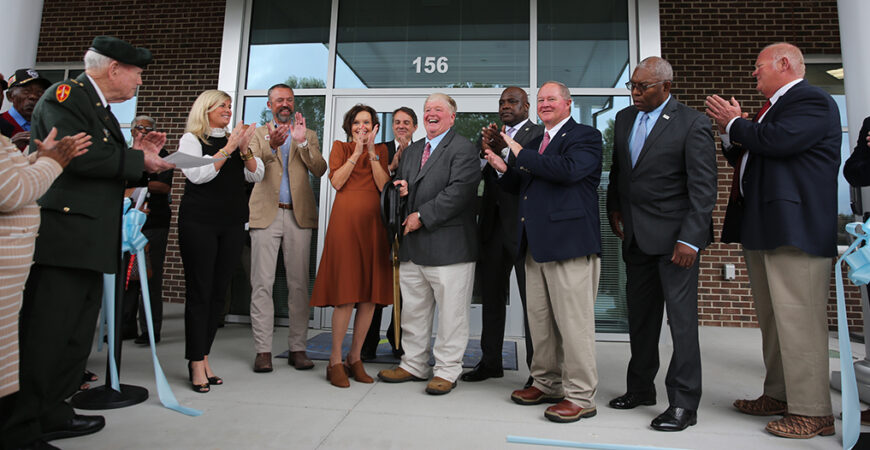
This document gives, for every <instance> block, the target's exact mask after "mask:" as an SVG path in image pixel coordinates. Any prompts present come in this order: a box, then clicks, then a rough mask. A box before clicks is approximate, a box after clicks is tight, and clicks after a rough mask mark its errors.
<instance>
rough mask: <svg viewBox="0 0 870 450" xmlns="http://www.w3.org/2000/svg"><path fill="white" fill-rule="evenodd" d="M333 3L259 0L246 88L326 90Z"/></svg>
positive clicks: (251, 41)
mask: <svg viewBox="0 0 870 450" xmlns="http://www.w3.org/2000/svg"><path fill="white" fill-rule="evenodd" d="M330 8H331V5H330V2H326V1H318V2H309V3H306V4H305V6H304V8H300V7H299V5H298V4H297V3H292V2H285V1H277V0H257V1H255V2H254V4H253V7H252V12H251V16H252V17H251V35H250V44H249V45H250V48H249V51H248V70H247V78H246V86H247V88H248V89H268V88H269V87H270V86H272V85H273V84H276V83H287V84H288V85H290V86H291V87H300V88H302V87H325V86H326V71H327V67H328V60H329V16H330Z"/></svg>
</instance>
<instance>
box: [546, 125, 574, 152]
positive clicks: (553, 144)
mask: <svg viewBox="0 0 870 450" xmlns="http://www.w3.org/2000/svg"><path fill="white" fill-rule="evenodd" d="M575 126H577V122H574V119H573V118H569V119H568V121H567V122H565V125H562V128H559V132H558V133H556V135H555V136H552V137H550V143H549V144H547V148H545V149H544V154H549V153H550V152H551V151H552V150H553V149H554V148H557V147H559V146H560V145H561V144H562V140H563V139H564V138H565V135H566V134H568V132H569V131H571V130H572V129H574V127H575ZM546 132H547V131H546V130H545V131H544V133H546Z"/></svg>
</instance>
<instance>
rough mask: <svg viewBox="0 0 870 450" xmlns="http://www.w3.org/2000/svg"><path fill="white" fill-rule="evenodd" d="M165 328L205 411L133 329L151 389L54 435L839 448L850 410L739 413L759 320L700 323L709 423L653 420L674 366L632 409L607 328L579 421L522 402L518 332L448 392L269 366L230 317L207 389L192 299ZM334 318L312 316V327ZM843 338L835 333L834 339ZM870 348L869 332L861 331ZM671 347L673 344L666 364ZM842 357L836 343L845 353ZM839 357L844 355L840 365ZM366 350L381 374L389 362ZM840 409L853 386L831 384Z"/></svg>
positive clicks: (77, 442)
mask: <svg viewBox="0 0 870 450" xmlns="http://www.w3.org/2000/svg"><path fill="white" fill-rule="evenodd" d="M164 315H165V316H164V317H165V321H164V325H163V335H162V342H161V343H160V344H158V347H157V350H158V355H159V356H160V361H161V364H162V365H163V368H164V370H165V373H166V377H167V378H168V379H169V383H170V384H171V386H172V389H173V390H174V392H175V395H176V397H177V398H178V400H179V402H180V403H181V404H182V405H185V406H190V407H193V408H197V409H200V410H202V411H203V415H202V416H200V417H188V416H185V415H182V414H179V413H176V412H174V411H171V410H168V409H165V408H163V407H162V406H161V405H160V402H159V400H158V398H157V391H156V388H155V386H154V372H153V368H152V365H151V356H150V352H149V350H148V348H147V347H140V346H137V345H135V344H132V341H126V342H125V346H124V349H123V350H124V356H123V357H124V360H123V367H122V374H121V380H122V382H123V383H126V384H133V385H138V386H143V387H145V388H147V389H148V390H149V391H150V394H151V397H150V398H149V399H148V400H147V401H146V402H145V403H142V404H139V405H136V406H132V407H128V408H122V409H117V410H109V411H99V412H88V411H80V412H81V413H84V414H93V413H96V414H103V415H105V417H106V423H107V424H106V428H105V429H104V430H102V431H100V432H99V433H96V434H93V435H91V436H86V437H81V438H74V439H65V440H59V441H54V442H52V443H53V444H54V445H56V446H59V447H61V448H64V449H121V448H124V449H154V448H160V449H204V448H209V449H247V448H292V449H501V448H506V449H517V450H520V449H524V448H545V447H539V446H531V445H520V444H509V443H507V442H506V437H507V436H508V435H516V436H525V437H534V438H546V439H559V440H568V441H576V442H591V443H597V444H624V445H650V446H658V447H666V448H684V449H745V450H748V449H767V448H770V449H773V448H777V449H779V448H795V449H804V448H806V449H834V448H841V447H842V444H841V441H840V439H841V435H840V431H841V426H842V422H841V421H839V420H837V421H836V426H837V435H836V436H833V437H816V438H813V439H809V440H792V439H782V438H777V437H774V436H772V435H770V434H768V433H767V432H765V431H764V426H765V424H766V423H767V422H768V421H769V420H770V419H769V418H765V417H753V416H747V415H743V414H740V413H738V412H737V411H736V410H735V409H734V408H733V407H732V406H731V403H732V402H733V401H734V399H736V398H755V397H757V396H758V395H759V393H760V391H761V384H762V376H763V366H762V359H761V343H760V341H761V336H760V333H759V331H758V330H757V329H738V328H709V327H704V328H701V331H700V335H701V351H702V358H703V364H704V396H703V398H702V400H701V407H700V409H699V411H698V425H696V426H693V427H690V428H689V429H687V430H686V431H683V432H680V433H662V432H657V431H654V430H652V429H651V428H649V422H650V421H651V420H652V419H653V418H654V417H655V416H656V415H658V414H659V413H661V412H662V411H664V409H665V408H666V407H667V396H666V394H665V389H664V381H663V380H664V372H665V369H662V370H661V371H660V374H659V377H658V380H657V387H658V388H659V392H658V405H656V406H646V407H639V408H636V409H634V410H629V411H619V410H614V409H611V408H609V407H607V402H608V401H609V400H610V399H611V398H613V397H615V396H618V395H620V394H622V393H623V392H624V390H625V367H626V364H627V363H628V358H629V347H628V343H624V342H620V343H614V342H599V343H598V344H597V346H596V349H597V352H598V357H597V359H598V373H599V379H600V381H599V385H598V394H597V396H596V400H597V402H598V415H597V416H596V417H593V418H590V419H583V420H581V421H579V422H576V423H572V424H556V423H552V422H550V421H548V420H546V419H545V418H544V416H543V412H544V409H545V407H546V406H547V405H538V406H519V405H516V404H514V403H513V402H511V400H510V398H509V397H510V393H511V391H512V390H513V389H516V388H518V387H521V386H522V384H523V383H524V382H525V380H526V378H527V377H528V370H527V368H526V367H524V358H525V350H524V348H523V345H522V343H521V342H519V343H518V355H517V356H518V359H519V361H520V370H519V371H506V372H505V376H504V378H500V379H493V380H487V381H484V382H480V383H463V382H460V383H459V385H458V386H457V388H456V389H455V390H454V391H453V392H452V393H450V394H448V395H445V396H430V395H427V394H426V393H424V392H423V389H424V388H425V386H426V385H425V383H403V384H387V383H382V382H378V381H376V382H375V383H374V384H361V383H357V382H355V381H353V380H351V387H350V388H349V389H339V388H335V387H333V386H331V385H330V384H329V383H328V382H327V381H326V378H325V372H326V363H325V362H324V361H316V366H315V368H314V369H313V370H309V371H297V370H295V369H293V368H292V367H290V366H288V365H287V364H286V360H283V359H276V360H274V365H275V371H274V372H271V373H266V374H256V373H254V372H253V371H252V370H251V367H252V364H253V360H254V350H253V340H252V338H251V331H250V328H249V326H247V325H227V326H226V327H225V328H223V329H221V330H219V331H218V336H217V341H216V342H215V345H214V348H213V350H212V354H211V356H210V360H211V362H212V367H213V369H214V370H215V372H216V374H217V375H219V376H221V377H223V379H224V381H225V383H224V385H222V386H212V390H211V392H209V393H207V394H198V393H195V392H193V391H192V390H191V389H190V383H189V382H188V381H187V368H186V361H185V360H184V359H183V356H184V332H183V326H184V322H183V306H182V305H173V304H166V305H165V312H164ZM321 332H328V330H326V331H322V330H311V332H310V333H311V335H314V334H317V333H321ZM286 333H287V329H286V328H283V327H277V328H276V334H275V339H274V342H275V343H276V345H275V347H274V352H273V354H277V353H280V352H281V351H283V350H285V348H284V344H285V343H286ZM830 348H832V349H836V341H834V340H833V339H832V340H831V347H830ZM853 349H854V350H855V356H856V357H863V353H864V347H863V345H857V344H855V345H853ZM670 352H671V349H670V348H668V346H667V345H663V346H662V349H661V353H662V358H661V359H662V362H663V366H664V367H665V368H666V367H667V361H668V360H669V358H670ZM832 355H833V356H834V358H836V353H835V352H834V353H832ZM105 358H106V353H105V350H104V351H103V352H102V353H97V352H96V351H94V352H93V353H92V354H91V359H90V362H89V365H88V367H89V368H90V369H91V370H93V371H95V372H97V373H98V374H99V376H100V378H101V381H102V379H103V378H104V373H103V372H104V367H105ZM837 364H838V360H837V359H831V367H832V368H835V367H837ZM387 367H388V366H386V365H382V364H366V370H367V372H368V373H369V375H372V376H374V375H375V374H376V373H377V372H378V371H379V370H381V369H383V368H387ZM832 398H833V402H834V409H835V415H836V416H839V408H840V396H839V393H837V392H832Z"/></svg>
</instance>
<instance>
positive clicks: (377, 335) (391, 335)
mask: <svg viewBox="0 0 870 450" xmlns="http://www.w3.org/2000/svg"><path fill="white" fill-rule="evenodd" d="M399 301H400V302H401V298H400V299H399ZM400 304H401V303H400ZM383 310H384V306H376V307H375V312H374V313H372V324H371V325H369V331H368V333H366V339H365V341H363V346H362V353H371V354H375V353H376V352H377V349H378V343H379V342H380V341H381V317H383ZM390 311H391V313H390V325H389V326H388V327H387V341H389V342H390V347H391V348H392V349H393V351H394V352H395V351H396V350H397V348H396V338H395V335H396V323H395V320H393V315H392V310H390ZM399 339H400V340H401V339H402V330H399Z"/></svg>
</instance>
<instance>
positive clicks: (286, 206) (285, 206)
mask: <svg viewBox="0 0 870 450" xmlns="http://www.w3.org/2000/svg"><path fill="white" fill-rule="evenodd" d="M278 207H279V208H281V209H293V204H292V203H281V202H278Z"/></svg>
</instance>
